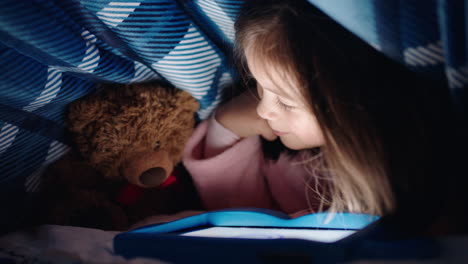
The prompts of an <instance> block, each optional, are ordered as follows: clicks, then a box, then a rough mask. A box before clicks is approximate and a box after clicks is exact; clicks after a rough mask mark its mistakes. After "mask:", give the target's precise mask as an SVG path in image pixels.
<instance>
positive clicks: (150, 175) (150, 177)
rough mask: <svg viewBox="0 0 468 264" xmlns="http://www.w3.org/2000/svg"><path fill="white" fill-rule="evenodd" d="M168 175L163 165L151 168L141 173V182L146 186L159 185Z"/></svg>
mask: <svg viewBox="0 0 468 264" xmlns="http://www.w3.org/2000/svg"><path fill="white" fill-rule="evenodd" d="M167 176H168V173H167V172H166V170H165V169H163V168H161V167H155V168H151V169H149V170H147V171H145V172H143V173H142V174H141V175H140V182H141V184H143V185H145V186H158V185H160V184H161V183H162V182H163V181H164V180H165V179H166V178H167Z"/></svg>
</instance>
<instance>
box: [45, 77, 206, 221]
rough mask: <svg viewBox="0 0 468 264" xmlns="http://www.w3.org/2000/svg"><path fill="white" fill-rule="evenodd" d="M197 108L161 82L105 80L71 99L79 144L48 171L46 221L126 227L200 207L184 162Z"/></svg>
mask: <svg viewBox="0 0 468 264" xmlns="http://www.w3.org/2000/svg"><path fill="white" fill-rule="evenodd" d="M198 107H199V104H198V102H197V101H196V100H195V99H194V98H193V97H192V96H191V95H190V94H189V93H187V92H185V91H182V90H179V89H176V88H174V87H172V86H171V85H169V84H166V83H163V82H151V83H139V84H102V85H100V86H99V88H98V89H97V91H96V92H95V93H92V94H90V95H88V96H85V97H83V98H81V99H79V100H76V101H74V102H72V103H71V104H70V105H69V107H68V115H67V126H68V129H69V131H70V132H71V135H72V138H73V143H74V144H73V148H72V151H71V152H70V153H68V154H67V155H65V156H64V157H62V158H61V159H60V160H58V161H56V162H55V163H53V164H52V165H50V166H49V167H48V169H47V170H46V172H45V173H44V174H43V181H42V182H43V184H42V195H41V197H42V199H41V201H42V202H43V203H44V204H46V205H47V209H48V210H44V213H43V216H44V217H42V219H43V222H47V223H51V224H62V225H75V226H85V227H94V228H101V229H107V230H124V229H126V228H127V227H128V226H130V225H132V224H134V223H135V222H137V221H139V220H141V219H143V218H145V217H148V216H151V215H153V214H160V213H175V212H177V211H180V210H184V209H198V208H199V203H198V201H199V199H198V196H197V194H196V190H195V188H194V187H193V184H192V182H191V179H190V176H189V175H188V173H187V171H186V170H185V169H184V168H183V165H181V163H180V161H181V157H182V151H183V147H184V144H185V142H186V141H187V140H188V138H189V137H190V135H191V133H192V132H193V129H194V126H195V112H196V111H197V110H198ZM174 169H175V170H174ZM44 219H45V220H44Z"/></svg>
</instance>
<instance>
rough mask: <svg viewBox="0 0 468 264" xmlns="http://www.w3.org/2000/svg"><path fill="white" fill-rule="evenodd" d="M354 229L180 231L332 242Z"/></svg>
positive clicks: (200, 235) (212, 234)
mask: <svg viewBox="0 0 468 264" xmlns="http://www.w3.org/2000/svg"><path fill="white" fill-rule="evenodd" d="M354 232H356V230H323V229H292V228H258V227H208V228H205V229H200V230H196V231H190V232H186V233H182V234H181V235H183V236H193V237H223V238H248V239H280V238H289V239H305V240H312V241H318V242H334V241H337V240H340V239H342V238H345V237H347V236H349V235H351V234H353V233H354Z"/></svg>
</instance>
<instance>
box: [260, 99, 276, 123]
mask: <svg viewBox="0 0 468 264" xmlns="http://www.w3.org/2000/svg"><path fill="white" fill-rule="evenodd" d="M257 114H258V115H259V116H260V117H261V118H263V119H265V120H273V119H275V118H276V117H277V114H276V113H275V112H274V111H272V110H271V109H268V107H267V106H266V103H265V100H264V99H260V102H259V103H258V105H257Z"/></svg>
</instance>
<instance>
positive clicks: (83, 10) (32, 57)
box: [0, 0, 468, 224]
mask: <svg viewBox="0 0 468 264" xmlns="http://www.w3.org/2000/svg"><path fill="white" fill-rule="evenodd" d="M242 2H243V1H242V0H193V1H192V0H115V1H111V0H100V1H99V0H68V1H61V0H30V1H18V0H2V1H0V61H1V64H0V188H1V190H0V206H2V207H1V208H2V209H3V210H2V212H4V211H5V210H9V212H10V214H11V215H14V214H15V213H14V211H15V210H18V211H19V210H24V209H18V208H22V207H23V206H24V205H27V204H28V197H29V195H28V194H30V193H33V192H34V191H36V190H37V188H38V186H39V176H40V174H41V172H42V171H43V170H44V168H45V167H46V166H47V165H48V164H50V163H51V162H53V161H54V160H56V159H58V158H59V157H60V156H62V155H63V154H64V153H66V152H67V151H68V150H69V142H68V141H67V140H68V139H67V137H66V133H65V129H64V111H65V108H66V106H67V104H68V103H70V102H71V101H73V100H75V99H77V98H79V97H82V96H84V95H85V94H88V93H90V92H92V91H94V90H95V84H96V83H97V82H117V83H133V82H142V81H150V80H154V79H164V80H166V81H169V82H171V83H172V84H174V85H175V86H176V87H178V88H179V89H183V90H185V91H188V92H189V93H191V94H192V95H193V96H194V97H195V98H196V99H197V100H198V101H199V102H200V109H199V111H198V117H199V118H200V119H201V120H203V119H205V118H207V117H208V116H209V114H210V113H211V112H212V111H213V109H214V108H215V107H216V106H217V104H218V103H219V101H220V95H221V93H222V91H223V89H224V88H225V87H227V86H228V85H229V84H231V83H232V82H233V81H235V80H236V79H237V77H236V72H235V70H234V67H233V66H232V65H231V64H230V59H229V58H230V57H231V55H232V54H231V51H232V45H233V38H234V29H233V25H234V21H235V18H236V15H237V13H238V11H239V8H240V6H241V4H242ZM309 2H310V3H311V4H314V5H316V6H317V7H318V8H320V9H321V10H323V11H324V12H325V13H327V14H328V15H330V16H331V17H332V18H333V19H335V20H336V21H338V22H339V23H341V24H342V25H344V26H345V27H346V28H348V29H349V30H350V31H352V32H353V33H355V34H356V35H358V36H359V37H361V38H362V39H363V40H365V41H367V42H368V43H369V44H370V45H372V46H373V47H375V48H376V49H378V50H380V51H381V52H383V53H385V54H386V55H388V56H389V57H391V58H393V59H395V60H398V61H400V62H401V63H404V64H406V65H407V66H408V67H410V68H412V69H414V70H415V71H420V72H424V73H426V74H428V76H430V77H431V78H439V79H444V80H446V81H447V83H448V84H449V86H450V87H451V89H452V91H453V98H454V100H455V101H456V102H458V105H459V106H460V109H463V107H464V102H465V101H466V99H465V98H466V96H465V93H464V91H465V90H466V89H464V87H466V86H467V84H468V64H467V61H468V43H467V41H468V37H467V33H468V22H467V21H468V19H467V15H468V12H467V10H468V1H466V0H465V1H463V0H426V1H418V0H407V1H397V0H392V1H390V0H378V1H372V0H347V1H342V0H309ZM305 33H306V32H305ZM462 111H463V110H462ZM2 215H3V214H2ZM0 218H6V217H0ZM2 220H4V219H2ZM0 224H1V222H0Z"/></svg>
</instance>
